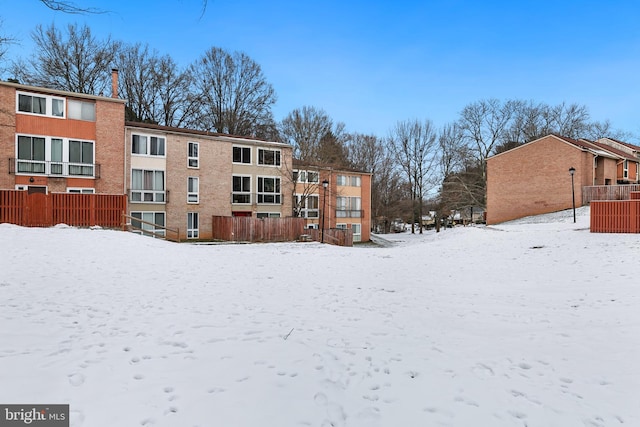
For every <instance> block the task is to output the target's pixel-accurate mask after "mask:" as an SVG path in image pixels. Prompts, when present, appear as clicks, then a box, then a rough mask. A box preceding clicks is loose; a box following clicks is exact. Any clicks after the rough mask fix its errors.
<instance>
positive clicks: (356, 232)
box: [351, 224, 362, 242]
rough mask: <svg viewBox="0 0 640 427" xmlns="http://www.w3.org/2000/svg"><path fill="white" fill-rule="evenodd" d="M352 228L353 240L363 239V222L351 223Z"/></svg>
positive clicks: (359, 240)
mask: <svg viewBox="0 0 640 427" xmlns="http://www.w3.org/2000/svg"><path fill="white" fill-rule="evenodd" d="M351 230H352V231H353V241H354V242H361V241H362V224H351Z"/></svg>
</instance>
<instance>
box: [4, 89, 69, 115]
mask: <svg viewBox="0 0 640 427" xmlns="http://www.w3.org/2000/svg"><path fill="white" fill-rule="evenodd" d="M20 96H30V97H31V98H32V100H31V111H22V110H20ZM34 97H35V98H40V99H44V100H45V111H44V113H34V112H33V98H34ZM54 100H55V101H61V102H62V111H61V114H60V115H55V114H53V101H54ZM16 113H18V114H28V115H30V116H37V117H51V118H54V119H64V118H65V117H66V114H65V113H66V99H65V98H61V97H58V96H52V95H44V94H41V93H32V92H21V91H16Z"/></svg>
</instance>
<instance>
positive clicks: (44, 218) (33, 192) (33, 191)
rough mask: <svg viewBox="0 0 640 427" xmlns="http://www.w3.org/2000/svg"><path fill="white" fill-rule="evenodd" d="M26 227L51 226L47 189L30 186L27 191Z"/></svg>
mask: <svg viewBox="0 0 640 427" xmlns="http://www.w3.org/2000/svg"><path fill="white" fill-rule="evenodd" d="M27 193H28V196H27V205H26V218H25V222H26V224H25V225H26V226H27V227H49V226H51V225H52V224H51V209H50V207H49V196H48V195H47V194H46V193H47V187H33V186H29V188H28V190H27Z"/></svg>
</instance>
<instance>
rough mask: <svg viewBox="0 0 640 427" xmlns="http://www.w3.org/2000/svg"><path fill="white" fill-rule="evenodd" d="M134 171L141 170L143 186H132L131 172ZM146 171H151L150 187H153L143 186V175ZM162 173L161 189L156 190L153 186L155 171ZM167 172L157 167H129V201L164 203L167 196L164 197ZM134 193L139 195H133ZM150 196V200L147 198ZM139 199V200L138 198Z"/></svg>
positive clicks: (143, 183)
mask: <svg viewBox="0 0 640 427" xmlns="http://www.w3.org/2000/svg"><path fill="white" fill-rule="evenodd" d="M134 171H141V172H142V187H143V188H134V187H133V184H134V179H133V173H134ZM146 172H153V180H152V183H153V184H152V187H153V188H144V185H145V175H146ZM160 172H161V173H162V190H158V189H156V188H155V184H156V174H157V173H160ZM166 180H167V174H166V172H165V171H163V170H159V169H131V190H130V196H129V201H130V202H131V203H166V200H167V197H166V188H167V182H166ZM136 195H139V197H135V196H136ZM149 197H150V198H151V200H148V198H149ZM138 199H139V200H138Z"/></svg>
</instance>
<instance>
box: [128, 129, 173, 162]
mask: <svg viewBox="0 0 640 427" xmlns="http://www.w3.org/2000/svg"><path fill="white" fill-rule="evenodd" d="M131 154H138V155H141V156H159V157H164V155H165V140H164V138H162V137H159V136H150V135H136V134H133V135H132V136H131Z"/></svg>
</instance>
